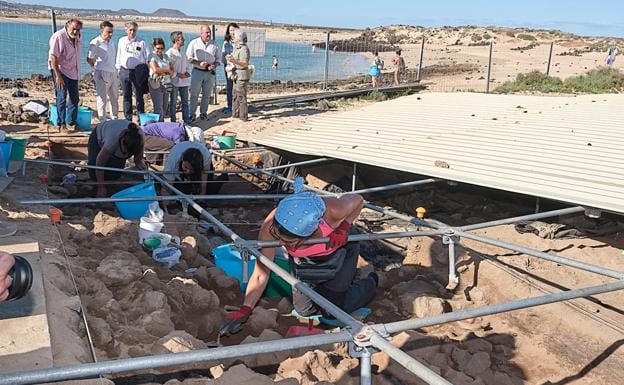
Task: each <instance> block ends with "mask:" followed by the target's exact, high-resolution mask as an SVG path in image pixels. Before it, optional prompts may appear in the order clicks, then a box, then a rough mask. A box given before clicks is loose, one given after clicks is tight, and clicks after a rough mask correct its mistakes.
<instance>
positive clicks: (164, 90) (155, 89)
mask: <svg viewBox="0 0 624 385" xmlns="http://www.w3.org/2000/svg"><path fill="white" fill-rule="evenodd" d="M152 46H153V47H154V52H152V53H151V54H150V56H149V57H148V58H147V62H148V63H149V68H150V76H149V82H148V83H149V91H150V95H151V96H152V103H153V104H154V113H155V114H158V115H160V119H159V120H160V121H161V122H162V121H164V120H165V111H167V109H168V108H169V88H171V74H172V73H173V67H172V66H171V63H170V62H169V57H168V56H167V55H166V54H165V42H164V40H163V39H162V38H160V37H156V38H154V41H153V43H152Z"/></svg>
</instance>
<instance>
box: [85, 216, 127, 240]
mask: <svg viewBox="0 0 624 385" xmlns="http://www.w3.org/2000/svg"><path fill="white" fill-rule="evenodd" d="M130 224H132V222H130V221H127V220H125V219H122V218H119V217H113V216H110V215H108V214H104V213H103V212H101V211H100V212H98V213H97V214H96V215H95V218H93V234H101V235H105V236H106V235H108V234H111V233H114V232H115V231H122V230H123V229H124V228H125V227H126V226H129V225H130Z"/></svg>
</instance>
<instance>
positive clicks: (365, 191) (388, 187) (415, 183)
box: [352, 179, 438, 194]
mask: <svg viewBox="0 0 624 385" xmlns="http://www.w3.org/2000/svg"><path fill="white" fill-rule="evenodd" d="M437 181H438V180H437V179H422V180H415V181H411V182H403V183H395V184H389V185H385V186H379V187H370V188H363V189H360V190H355V191H352V193H354V194H370V193H374V192H382V191H389V190H394V189H398V188H403V187H411V186H419V185H421V184H428V183H434V182H437Z"/></svg>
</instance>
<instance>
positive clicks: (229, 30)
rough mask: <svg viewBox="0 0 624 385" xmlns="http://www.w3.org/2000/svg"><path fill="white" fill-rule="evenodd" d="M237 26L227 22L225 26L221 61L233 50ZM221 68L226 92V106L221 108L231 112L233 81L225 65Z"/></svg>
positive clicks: (224, 60)
mask: <svg viewBox="0 0 624 385" xmlns="http://www.w3.org/2000/svg"><path fill="white" fill-rule="evenodd" d="M238 28H239V27H238V24H236V23H229V24H228V25H227V27H225V36H224V37H223V46H222V47H221V63H224V64H225V63H227V60H226V58H225V57H226V56H227V55H231V54H232V52H234V30H236V29H238ZM223 70H224V71H225V90H226V93H227V107H225V108H224V109H223V112H224V113H226V114H231V113H232V87H233V86H234V82H233V81H232V79H230V78H229V77H228V72H227V70H226V69H225V65H224V66H223Z"/></svg>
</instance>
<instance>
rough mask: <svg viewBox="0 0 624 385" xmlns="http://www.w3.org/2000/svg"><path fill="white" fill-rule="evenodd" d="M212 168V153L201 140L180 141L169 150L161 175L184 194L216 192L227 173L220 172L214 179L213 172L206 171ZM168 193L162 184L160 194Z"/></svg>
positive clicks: (226, 177) (225, 178) (226, 178)
mask: <svg viewBox="0 0 624 385" xmlns="http://www.w3.org/2000/svg"><path fill="white" fill-rule="evenodd" d="M202 134H203V132H202ZM212 170H213V167H212V154H211V153H210V150H209V149H208V148H207V147H206V144H205V143H204V141H203V140H201V141H198V142H180V143H178V144H176V145H175V146H173V148H171V151H170V152H169V156H168V157H167V160H166V161H165V167H164V169H163V177H164V178H165V179H167V180H168V181H170V182H172V184H173V185H174V186H175V188H177V189H178V190H180V191H182V192H183V193H184V194H192V195H198V194H199V195H206V194H216V193H218V192H219V190H220V189H221V186H222V185H223V181H226V180H228V175H227V174H221V175H220V176H219V177H218V178H216V179H215V178H214V175H213V174H211V173H208V172H207V171H212ZM185 182H196V183H185ZM211 182H212V183H211ZM216 182H221V183H216ZM168 193H169V190H168V189H167V188H166V187H164V186H163V187H162V188H161V195H168Z"/></svg>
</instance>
